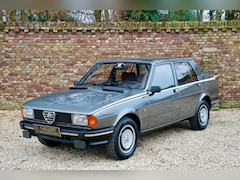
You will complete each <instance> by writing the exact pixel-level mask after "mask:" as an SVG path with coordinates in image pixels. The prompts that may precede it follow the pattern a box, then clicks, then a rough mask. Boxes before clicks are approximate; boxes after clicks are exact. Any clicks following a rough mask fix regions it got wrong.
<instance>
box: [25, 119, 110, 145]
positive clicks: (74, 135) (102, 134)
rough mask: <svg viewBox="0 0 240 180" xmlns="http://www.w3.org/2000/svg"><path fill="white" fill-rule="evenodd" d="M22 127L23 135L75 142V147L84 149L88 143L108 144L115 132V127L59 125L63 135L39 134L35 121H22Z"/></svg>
mask: <svg viewBox="0 0 240 180" xmlns="http://www.w3.org/2000/svg"><path fill="white" fill-rule="evenodd" d="M20 127H21V128H22V129H23V130H24V131H23V137H25V138H31V137H32V136H37V137H40V138H43V139H48V140H52V141H58V142H63V143H71V144H74V147H76V148H81V149H84V148H85V147H86V146H87V145H89V146H94V145H101V144H107V143H108V142H109V138H110V136H111V135H112V133H113V129H114V127H108V128H104V129H99V130H85V129H77V128H70V127H67V128H66V127H59V126H58V127H59V128H60V134H61V137H54V136H48V135H43V134H37V133H35V132H34V128H33V123H32V122H28V121H25V120H23V121H20Z"/></svg>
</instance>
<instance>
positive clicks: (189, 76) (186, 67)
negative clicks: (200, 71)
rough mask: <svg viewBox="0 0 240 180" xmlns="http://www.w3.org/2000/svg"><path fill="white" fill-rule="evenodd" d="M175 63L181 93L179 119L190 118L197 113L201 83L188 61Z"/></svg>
mask: <svg viewBox="0 0 240 180" xmlns="http://www.w3.org/2000/svg"><path fill="white" fill-rule="evenodd" d="M173 64H174V69H175V72H176V77H177V83H178V86H177V88H176V91H178V93H179V94H180V97H179V99H178V103H179V104H180V106H179V109H178V112H179V119H185V118H189V117H191V116H193V115H194V114H195V110H196V107H197V105H198V99H199V96H200V93H201V84H200V83H199V82H198V78H197V75H196V73H195V72H194V70H193V68H192V67H191V66H190V64H189V63H188V62H175V63H173Z"/></svg>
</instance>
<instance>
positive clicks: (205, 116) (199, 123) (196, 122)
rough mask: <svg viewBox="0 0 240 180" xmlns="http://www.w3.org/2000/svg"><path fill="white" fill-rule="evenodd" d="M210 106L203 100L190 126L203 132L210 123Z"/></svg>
mask: <svg viewBox="0 0 240 180" xmlns="http://www.w3.org/2000/svg"><path fill="white" fill-rule="evenodd" d="M209 110H210V107H209V104H208V103H207V102H206V101H205V100H202V101H201V103H200V104H199V107H198V110H197V112H196V114H195V116H194V117H192V118H191V119H190V126H191V128H192V129H194V130H203V129H205V128H206V127H207V125H208V122H209Z"/></svg>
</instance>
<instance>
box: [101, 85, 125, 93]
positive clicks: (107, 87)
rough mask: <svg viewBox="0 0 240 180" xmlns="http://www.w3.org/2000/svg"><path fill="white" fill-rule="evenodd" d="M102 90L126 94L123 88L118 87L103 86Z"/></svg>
mask: <svg viewBox="0 0 240 180" xmlns="http://www.w3.org/2000/svg"><path fill="white" fill-rule="evenodd" d="M102 89H103V90H104V91H114V92H120V93H124V92H125V91H124V89H123V88H120V87H116V86H103V87H102Z"/></svg>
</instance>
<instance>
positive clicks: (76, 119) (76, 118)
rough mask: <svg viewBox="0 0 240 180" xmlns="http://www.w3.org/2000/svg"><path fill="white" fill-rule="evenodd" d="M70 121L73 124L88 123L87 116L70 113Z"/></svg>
mask: <svg viewBox="0 0 240 180" xmlns="http://www.w3.org/2000/svg"><path fill="white" fill-rule="evenodd" d="M72 123H73V124H75V125H80V126H87V125H88V119H87V116H85V115H80V114H72Z"/></svg>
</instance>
